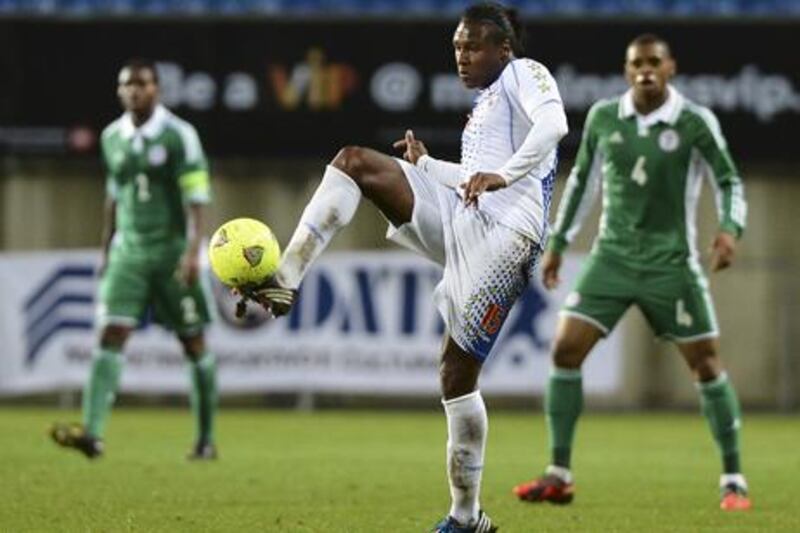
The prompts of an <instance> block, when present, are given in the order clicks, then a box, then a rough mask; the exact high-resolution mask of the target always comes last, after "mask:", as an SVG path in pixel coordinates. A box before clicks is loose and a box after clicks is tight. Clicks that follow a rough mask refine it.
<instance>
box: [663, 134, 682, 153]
mask: <svg viewBox="0 0 800 533" xmlns="http://www.w3.org/2000/svg"><path fill="white" fill-rule="evenodd" d="M680 143H681V138H680V136H679V135H678V132H677V131H675V130H664V131H662V132H661V135H659V136H658V146H659V147H660V148H661V149H662V150H664V151H665V152H674V151H675V150H677V149H678V145H679V144H680Z"/></svg>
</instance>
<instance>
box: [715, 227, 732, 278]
mask: <svg viewBox="0 0 800 533" xmlns="http://www.w3.org/2000/svg"><path fill="white" fill-rule="evenodd" d="M734 255H736V237H734V236H733V235H731V234H730V233H726V232H724V231H721V232H719V233H717V236H716V237H715V238H714V243H713V244H712V245H711V272H719V271H720V270H725V269H726V268H728V267H729V266H731V265H732V264H733V257H734Z"/></svg>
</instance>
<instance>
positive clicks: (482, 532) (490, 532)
mask: <svg viewBox="0 0 800 533" xmlns="http://www.w3.org/2000/svg"><path fill="white" fill-rule="evenodd" d="M497 529H498V527H497V526H496V525H494V524H492V519H491V518H489V515H487V514H486V513H484V512H483V511H480V512H479V513H478V521H477V522H475V525H472V526H462V525H461V524H459V523H458V522H457V521H456V519H455V518H453V517H452V516H447V517H446V518H444V519H443V520H442V521H441V522H439V523H438V524H436V525H435V526H433V529H432V530H431V531H432V532H433V533H494V532H495V531H497Z"/></svg>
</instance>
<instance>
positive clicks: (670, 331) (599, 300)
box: [562, 253, 719, 342]
mask: <svg viewBox="0 0 800 533" xmlns="http://www.w3.org/2000/svg"><path fill="white" fill-rule="evenodd" d="M631 305H636V306H638V307H639V309H641V310H642V313H643V314H644V316H645V318H646V319H647V322H648V323H649V324H650V327H651V328H653V331H654V332H655V334H656V335H657V336H659V337H664V338H668V339H672V340H674V341H676V342H691V341H695V340H700V339H703V338H710V337H717V336H718V335H719V330H718V328H717V318H716V314H715V312H714V305H713V304H712V303H711V296H710V295H709V293H708V281H707V280H706V278H705V276H704V275H703V273H702V271H701V270H700V268H699V267H697V268H696V269H693V268H692V267H690V266H689V265H688V264H687V265H686V266H674V267H659V268H658V269H653V268H646V267H642V266H637V265H635V264H631V263H626V262H623V261H620V260H618V259H615V258H609V257H608V256H602V255H600V254H597V253H593V254H591V255H590V256H589V258H588V259H587V261H586V262H585V263H584V265H583V268H582V269H581V273H580V275H579V276H578V281H577V283H576V284H575V288H574V290H573V292H572V293H570V294H569V296H567V299H566V301H565V303H564V308H563V310H562V313H563V314H566V315H572V316H575V317H577V318H581V319H583V320H586V321H587V322H590V323H592V324H593V325H595V326H597V327H598V328H599V329H600V330H601V331H602V332H603V334H604V335H607V334H608V333H610V332H611V330H612V329H614V326H615V325H616V324H617V321H619V319H620V317H622V315H623V314H624V313H625V311H627V309H628V307H630V306H631Z"/></svg>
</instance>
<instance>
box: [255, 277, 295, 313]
mask: <svg viewBox="0 0 800 533" xmlns="http://www.w3.org/2000/svg"><path fill="white" fill-rule="evenodd" d="M295 298H297V289H287V288H284V287H281V286H280V285H278V282H277V280H275V278H270V279H269V280H267V281H266V282H265V283H264V284H263V285H262V286H261V287H259V288H257V289H255V290H254V291H253V299H254V300H256V301H257V302H258V303H260V304H261V305H263V306H264V308H266V309H268V310H269V311H271V312H272V315H273V316H275V317H279V316H283V315H285V314H288V313H289V311H291V310H292V305H294V301H295Z"/></svg>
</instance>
